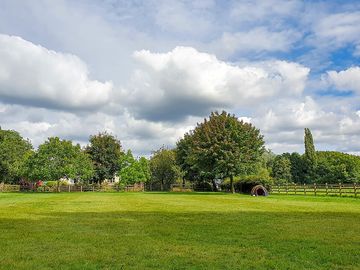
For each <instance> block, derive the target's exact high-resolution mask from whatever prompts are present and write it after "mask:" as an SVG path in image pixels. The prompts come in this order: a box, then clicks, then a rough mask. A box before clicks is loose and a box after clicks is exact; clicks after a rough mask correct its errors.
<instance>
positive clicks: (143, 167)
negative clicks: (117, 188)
mask: <svg viewBox="0 0 360 270" xmlns="http://www.w3.org/2000/svg"><path fill="white" fill-rule="evenodd" d="M119 176H120V182H121V184H123V185H129V184H134V183H139V182H147V181H148V180H149V179H150V169H149V164H148V160H147V159H146V158H144V157H142V158H140V159H139V160H136V159H135V158H134V157H133V155H132V153H131V151H130V150H128V151H127V152H126V154H125V155H122V156H121V157H120V171H119Z"/></svg>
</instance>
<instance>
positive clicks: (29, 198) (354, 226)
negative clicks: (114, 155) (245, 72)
mask: <svg viewBox="0 0 360 270" xmlns="http://www.w3.org/2000/svg"><path fill="white" fill-rule="evenodd" d="M0 259H1V260H0V269H360V200H359V199H354V198H334V197H309V196H308V197H305V196H283V195H278V196H270V197H251V196H245V195H231V194H215V193H214V194H209V193H208V194H201V193H188V194H176V193H172V194H170V193H90V192H88V193H86V192H84V193H60V194H21V193H2V194H1V193H0Z"/></svg>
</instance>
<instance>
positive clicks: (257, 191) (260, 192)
mask: <svg viewBox="0 0 360 270" xmlns="http://www.w3.org/2000/svg"><path fill="white" fill-rule="evenodd" d="M251 195H252V196H268V195H269V192H268V191H267V189H266V188H265V187H264V186H263V185H256V186H254V187H253V188H252V189H251Z"/></svg>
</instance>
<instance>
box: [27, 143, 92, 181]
mask: <svg viewBox="0 0 360 270" xmlns="http://www.w3.org/2000/svg"><path fill="white" fill-rule="evenodd" d="M93 173H94V170H93V166H92V163H91V160H90V158H89V156H88V155H87V154H86V153H85V152H84V151H82V150H81V148H80V145H78V144H77V145H73V144H72V142H71V141H68V140H60V139H59V138H58V137H51V138H49V139H48V140H47V141H45V142H44V143H43V144H41V145H39V147H38V149H37V151H36V152H35V153H34V154H33V155H32V156H31V157H30V158H29V159H28V160H27V176H28V178H30V179H31V180H34V181H35V180H44V181H49V180H59V179H61V178H71V179H74V180H77V181H85V180H88V179H90V178H91V177H92V176H93Z"/></svg>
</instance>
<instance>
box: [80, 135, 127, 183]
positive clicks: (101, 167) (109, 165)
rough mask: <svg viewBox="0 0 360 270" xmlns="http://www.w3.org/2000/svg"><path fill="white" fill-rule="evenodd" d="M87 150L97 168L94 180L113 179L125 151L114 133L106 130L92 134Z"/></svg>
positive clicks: (99, 181)
mask: <svg viewBox="0 0 360 270" xmlns="http://www.w3.org/2000/svg"><path fill="white" fill-rule="evenodd" d="M86 152H87V153H88V154H89V155H90V158H91V160H92V162H93V165H94V168H95V175H94V181H96V182H98V183H101V182H102V181H104V180H105V179H112V178H113V177H114V176H115V174H116V173H117V172H118V171H119V169H120V164H119V160H120V158H121V156H122V155H123V152H122V149H121V143H120V141H119V140H117V139H116V138H115V137H114V136H113V135H111V134H108V133H106V132H104V133H99V134H97V135H93V136H90V145H88V146H87V148H86Z"/></svg>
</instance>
